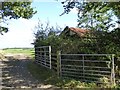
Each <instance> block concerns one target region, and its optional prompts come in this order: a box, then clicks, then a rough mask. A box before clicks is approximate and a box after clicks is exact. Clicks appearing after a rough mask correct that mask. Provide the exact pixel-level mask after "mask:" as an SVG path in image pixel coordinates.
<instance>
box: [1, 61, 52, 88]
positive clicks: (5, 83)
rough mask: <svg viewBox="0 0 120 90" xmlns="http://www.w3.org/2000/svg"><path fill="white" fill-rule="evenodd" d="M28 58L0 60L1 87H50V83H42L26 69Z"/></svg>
mask: <svg viewBox="0 0 120 90" xmlns="http://www.w3.org/2000/svg"><path fill="white" fill-rule="evenodd" d="M30 62H31V61H30V60H27V59H19V60H7V61H2V64H1V65H0V67H2V88H10V89H11V88H12V90H13V89H14V88H16V89H20V88H41V89H47V90H48V89H51V90H53V86H52V85H44V84H42V83H41V82H40V81H38V80H37V79H35V78H34V77H33V76H32V75H31V74H30V72H29V71H28V69H27V64H28V63H30ZM39 90H40V89H39Z"/></svg>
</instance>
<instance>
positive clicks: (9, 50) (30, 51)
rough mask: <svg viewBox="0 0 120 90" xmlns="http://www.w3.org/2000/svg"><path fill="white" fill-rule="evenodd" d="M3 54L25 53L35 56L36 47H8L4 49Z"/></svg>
mask: <svg viewBox="0 0 120 90" xmlns="http://www.w3.org/2000/svg"><path fill="white" fill-rule="evenodd" d="M2 52H3V54H24V55H27V56H30V57H34V48H6V49H2Z"/></svg>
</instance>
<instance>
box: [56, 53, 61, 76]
mask: <svg viewBox="0 0 120 90" xmlns="http://www.w3.org/2000/svg"><path fill="white" fill-rule="evenodd" d="M60 58H61V52H60V51H57V75H58V76H60V73H61V66H60V63H61V60H60Z"/></svg>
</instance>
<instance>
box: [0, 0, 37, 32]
mask: <svg viewBox="0 0 120 90" xmlns="http://www.w3.org/2000/svg"><path fill="white" fill-rule="evenodd" d="M31 3H32V2H31V1H29V0H28V2H22V1H18V2H14V1H13V2H12V0H11V1H10V0H9V2H0V23H5V22H6V21H7V20H9V19H19V18H20V17H21V18H25V19H30V18H32V16H33V15H34V14H35V13H36V11H34V10H33V8H32V7H31ZM3 31H4V32H7V31H8V28H7V27H3V26H0V33H1V34H3V33H2V32H3Z"/></svg>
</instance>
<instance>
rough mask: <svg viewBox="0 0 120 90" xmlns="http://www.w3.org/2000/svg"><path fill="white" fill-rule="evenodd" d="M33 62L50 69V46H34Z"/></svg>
mask: <svg viewBox="0 0 120 90" xmlns="http://www.w3.org/2000/svg"><path fill="white" fill-rule="evenodd" d="M35 62H36V63H37V64H40V65H42V66H44V67H46V68H49V69H51V46H41V47H35Z"/></svg>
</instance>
